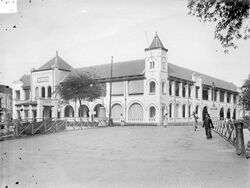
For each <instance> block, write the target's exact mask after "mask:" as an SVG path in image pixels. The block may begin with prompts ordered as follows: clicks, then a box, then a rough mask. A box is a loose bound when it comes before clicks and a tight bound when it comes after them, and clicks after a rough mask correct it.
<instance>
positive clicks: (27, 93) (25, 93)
mask: <svg viewBox="0 0 250 188" xmlns="http://www.w3.org/2000/svg"><path fill="white" fill-rule="evenodd" d="M24 96H25V100H29V99H30V90H28V89H25V90H24Z"/></svg>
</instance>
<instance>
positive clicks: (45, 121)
mask: <svg viewBox="0 0 250 188" xmlns="http://www.w3.org/2000/svg"><path fill="white" fill-rule="evenodd" d="M44 127H45V129H44V133H46V119H45V124H44Z"/></svg>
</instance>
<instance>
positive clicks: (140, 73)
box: [13, 34, 239, 125]
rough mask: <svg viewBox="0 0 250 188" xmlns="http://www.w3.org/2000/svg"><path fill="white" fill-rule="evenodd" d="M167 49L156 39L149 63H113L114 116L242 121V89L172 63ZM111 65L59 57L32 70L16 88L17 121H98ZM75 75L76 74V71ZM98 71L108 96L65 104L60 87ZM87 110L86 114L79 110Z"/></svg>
mask: <svg viewBox="0 0 250 188" xmlns="http://www.w3.org/2000/svg"><path fill="white" fill-rule="evenodd" d="M167 54H168V49H166V48H165V47H164V45H163V43H162V42H161V40H160V38H159V36H158V35H157V34H156V35H155V37H154V39H153V41H152V43H151V45H150V46H149V48H146V49H145V58H143V59H138V60H131V61H126V62H119V63H114V65H113V76H112V79H111V80H112V97H111V114H112V118H113V121H120V118H121V114H123V118H124V119H125V121H126V122H127V123H149V124H157V125H159V124H161V123H162V120H163V116H164V114H165V113H166V112H168V116H169V121H170V122H189V121H192V113H193V112H194V111H195V112H197V114H198V116H199V119H200V120H202V119H203V117H204V115H205V114H206V113H207V112H208V113H210V114H211V115H212V116H213V117H216V118H233V119H235V118H237V117H238V116H239V106H238V92H237V87H236V86H235V85H234V84H233V83H230V82H226V81H223V80H220V79H217V78H214V77H211V76H208V75H205V74H202V73H199V72H196V71H193V70H190V69H187V68H184V67H180V66H177V65H175V64H172V63H169V62H168V57H167V56H168V55H167ZM110 68H111V66H110V64H106V65H97V66H91V67H83V68H75V69H74V68H73V67H71V66H70V65H69V64H68V63H66V62H65V61H64V60H63V59H62V58H61V57H59V56H58V53H56V56H55V57H54V58H52V59H51V60H50V61H49V62H47V63H45V64H44V65H43V66H41V67H40V68H38V69H32V70H31V73H30V74H29V75H24V76H23V77H22V78H21V79H20V80H18V81H15V82H14V83H13V97H14V102H13V109H14V118H24V119H25V118H26V119H29V118H30V119H32V118H38V119H39V118H41V119H42V118H44V117H58V118H59V117H60V118H64V117H67V118H72V117H83V118H86V119H88V118H98V117H100V115H101V113H100V110H101V109H102V110H103V109H104V111H105V113H106V117H108V112H109V102H110V97H109V96H110V93H109V91H110ZM73 70H74V71H73ZM75 71H76V72H79V73H82V72H85V71H87V72H93V73H95V74H98V75H99V77H100V81H102V82H104V83H105V90H106V93H105V94H104V95H103V96H102V97H101V98H100V99H97V100H95V101H93V102H88V101H85V102H84V103H83V104H82V106H80V105H79V104H78V103H74V102H72V101H71V102H69V104H67V105H65V104H61V103H60V102H59V101H58V99H59V96H56V94H55V88H56V86H57V85H58V84H59V83H60V82H61V81H62V80H63V79H65V78H66V77H68V76H73V72H74V73H75ZM80 109H82V110H80Z"/></svg>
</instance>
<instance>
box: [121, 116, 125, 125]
mask: <svg viewBox="0 0 250 188" xmlns="http://www.w3.org/2000/svg"><path fill="white" fill-rule="evenodd" d="M120 121H121V126H122V127H123V126H124V125H125V120H124V117H123V114H121V117H120Z"/></svg>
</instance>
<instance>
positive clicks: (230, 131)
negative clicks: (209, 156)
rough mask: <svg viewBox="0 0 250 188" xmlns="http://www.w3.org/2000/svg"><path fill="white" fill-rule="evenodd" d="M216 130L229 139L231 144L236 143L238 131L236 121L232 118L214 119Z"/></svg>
mask: <svg viewBox="0 0 250 188" xmlns="http://www.w3.org/2000/svg"><path fill="white" fill-rule="evenodd" d="M213 123H214V131H216V132H217V133H218V134H219V135H221V136H222V137H223V138H225V139H226V140H227V141H229V142H230V143H231V144H233V145H235V143H236V132H235V126H234V121H232V120H228V121H226V120H214V121H213Z"/></svg>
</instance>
